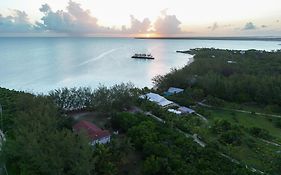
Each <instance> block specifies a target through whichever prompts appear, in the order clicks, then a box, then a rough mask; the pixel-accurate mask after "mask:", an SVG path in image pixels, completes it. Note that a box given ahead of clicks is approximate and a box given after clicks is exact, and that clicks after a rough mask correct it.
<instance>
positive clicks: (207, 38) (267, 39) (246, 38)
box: [135, 37, 281, 41]
mask: <svg viewBox="0 0 281 175" xmlns="http://www.w3.org/2000/svg"><path fill="white" fill-rule="evenodd" d="M135 39H175V40H245V41H250V40H251V41H255V40H256V41H281V37H135Z"/></svg>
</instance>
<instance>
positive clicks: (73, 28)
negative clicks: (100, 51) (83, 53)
mask: <svg viewBox="0 0 281 175" xmlns="http://www.w3.org/2000/svg"><path fill="white" fill-rule="evenodd" d="M39 11H40V12H41V13H43V16H42V18H41V20H40V21H35V22H34V23H31V22H30V20H29V18H28V15H27V14H26V13H25V12H23V11H18V10H13V11H12V15H10V16H6V17H4V16H2V15H1V14H0V33H13V32H16V33H23V34H28V33H30V34H32V33H38V34H40V33H42V34H47V35H48V34H59V35H60V34H66V35H67V34H70V35H96V34H105V35H106V34H145V33H147V32H157V33H160V34H180V33H182V31H181V28H180V24H181V22H180V21H179V20H178V19H177V17H176V16H175V15H168V14H167V9H165V10H163V11H162V12H161V15H160V16H159V17H158V18H157V20H156V21H155V22H154V23H152V22H151V21H150V20H149V19H148V18H144V19H143V20H139V19H137V18H135V17H134V16H133V15H131V16H130V25H129V27H126V26H125V25H124V26H122V28H121V29H116V28H114V27H104V26H101V25H99V24H98V19H97V18H96V17H94V16H92V15H91V13H90V11H89V10H85V9H83V8H82V7H81V5H80V4H79V3H76V2H74V1H72V0H70V1H69V2H68V4H67V7H66V9H65V10H57V11H54V10H53V9H52V8H51V7H50V6H49V5H48V4H43V5H42V6H41V7H40V8H39Z"/></svg>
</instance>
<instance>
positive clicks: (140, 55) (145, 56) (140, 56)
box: [132, 53, 154, 59]
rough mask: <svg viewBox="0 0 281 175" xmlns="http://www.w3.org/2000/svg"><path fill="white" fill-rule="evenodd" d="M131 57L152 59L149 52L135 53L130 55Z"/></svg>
mask: <svg viewBox="0 0 281 175" xmlns="http://www.w3.org/2000/svg"><path fill="white" fill-rule="evenodd" d="M132 58H138V59H154V57H153V56H152V55H151V54H137V53H136V54H135V55H133V56H132Z"/></svg>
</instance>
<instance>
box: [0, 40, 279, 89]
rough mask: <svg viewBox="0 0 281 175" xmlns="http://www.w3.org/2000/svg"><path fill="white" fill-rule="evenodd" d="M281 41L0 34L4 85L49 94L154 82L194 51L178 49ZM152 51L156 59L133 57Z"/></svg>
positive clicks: (272, 45)
mask: <svg viewBox="0 0 281 175" xmlns="http://www.w3.org/2000/svg"><path fill="white" fill-rule="evenodd" d="M279 44H280V42H277V41H234V40H140V39H132V38H0V87H5V88H10V89H16V90H24V91H29V92H34V93H47V92H48V91H50V90H52V89H55V88H60V87H79V86H89V87H92V88H96V87H97V86H99V85H106V86H111V85H114V84H117V83H121V82H132V83H133V84H135V85H136V86H137V87H144V86H148V87H152V85H153V84H152V81H151V79H152V78H153V77H155V76H156V75H163V74H166V73H168V72H169V71H170V70H171V68H180V67H183V66H184V65H186V64H187V63H188V61H189V60H190V58H191V56H190V55H186V54H180V53H176V50H187V49H190V48H201V47H214V48H225V49H239V50H246V49H260V50H275V49H281V46H280V45H279ZM134 53H151V54H152V55H153V56H154V57H155V60H137V59H132V58H131V56H132V55H133V54H134Z"/></svg>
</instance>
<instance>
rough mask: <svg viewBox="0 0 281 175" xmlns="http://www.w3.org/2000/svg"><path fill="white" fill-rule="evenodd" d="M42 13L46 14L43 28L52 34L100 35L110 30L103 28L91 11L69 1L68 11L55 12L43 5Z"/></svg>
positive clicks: (41, 25)
mask: <svg viewBox="0 0 281 175" xmlns="http://www.w3.org/2000/svg"><path fill="white" fill-rule="evenodd" d="M40 11H41V12H42V13H44V16H43V17H42V19H41V20H42V21H43V23H42V24H38V23H37V25H39V26H40V27H41V28H43V29H44V30H47V31H52V32H62V33H98V32H106V31H108V30H110V29H109V28H105V27H101V26H99V25H98V24H97V22H98V20H97V18H95V17H92V16H91V15H90V11H89V10H84V9H82V8H81V6H80V4H78V3H76V2H73V1H69V3H68V6H67V8H66V11H63V10H58V11H56V12H54V11H53V10H52V9H51V8H50V6H49V5H48V4H44V5H42V7H41V8H40Z"/></svg>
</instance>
